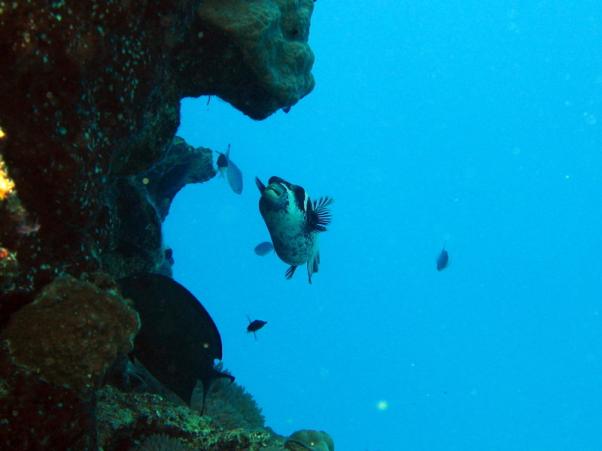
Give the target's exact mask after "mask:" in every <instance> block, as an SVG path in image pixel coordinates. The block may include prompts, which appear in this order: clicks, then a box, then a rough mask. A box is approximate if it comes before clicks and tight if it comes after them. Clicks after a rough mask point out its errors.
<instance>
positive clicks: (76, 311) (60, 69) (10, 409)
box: [0, 0, 314, 450]
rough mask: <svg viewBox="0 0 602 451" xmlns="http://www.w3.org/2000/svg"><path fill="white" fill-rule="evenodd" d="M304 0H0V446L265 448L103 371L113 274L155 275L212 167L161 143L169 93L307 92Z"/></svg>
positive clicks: (270, 108) (265, 433)
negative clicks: (166, 238) (189, 188)
mask: <svg viewBox="0 0 602 451" xmlns="http://www.w3.org/2000/svg"><path fill="white" fill-rule="evenodd" d="M312 10H313V1H312V0H298V1H297V0H295V1H293V0H257V1H252V2H248V1H244V0H220V1H218V0H203V1H201V0H194V1H192V0H172V1H158V0H141V1H136V2H134V1H129V0H125V1H97V0H83V1H79V2H69V1H62V0H59V1H55V2H47V1H41V0H32V1H27V2H26V1H18V2H5V1H2V0H0V68H1V69H0V337H1V338H2V340H0V418H3V422H2V425H1V426H2V427H0V443H3V444H5V445H6V446H8V447H10V448H11V449H14V450H21V449H34V448H35V449H43V448H46V449H66V448H70V449H82V450H88V449H90V450H94V449H98V448H99V447H102V448H103V449H127V447H129V446H138V445H139V444H140V443H141V442H142V440H144V439H146V438H148V436H152V435H154V434H167V435H169V436H170V437H175V438H181V439H183V440H184V442H185V444H188V445H198V446H201V445H202V446H203V449H212V450H221V449H224V450H225V449H240V448H245V449H260V448H261V449H282V440H281V439H279V438H277V437H276V436H275V435H274V434H273V433H272V432H270V431H269V430H267V429H262V428H259V429H258V430H257V431H250V430H247V429H231V430H221V429H217V428H213V429H211V431H210V432H207V429H206V428H205V426H203V425H207V424H209V423H210V419H209V418H207V417H200V416H198V415H197V414H195V413H194V412H193V411H191V410H190V409H188V408H187V407H185V406H180V405H177V404H174V403H173V402H170V401H168V400H165V399H163V398H161V397H158V396H156V395H148V394H140V393H123V392H120V391H119V390H117V389H115V388H113V387H111V386H109V385H104V383H105V382H106V381H105V379H104V377H105V375H106V373H107V371H108V368H109V367H111V368H113V367H115V368H119V367H120V366H119V365H117V364H116V361H124V360H125V355H124V354H126V353H127V352H128V351H129V350H130V349H131V343H132V340H133V338H134V335H135V333H136V332H137V330H138V327H139V323H138V316H137V314H136V312H135V311H133V310H132V308H131V306H130V305H128V303H127V302H124V301H123V299H121V298H120V297H119V295H118V293H117V291H116V289H115V283H114V279H120V278H123V277H126V276H128V275H131V274H134V273H140V272H155V273H161V274H165V275H170V274H171V265H172V264H173V259H172V256H171V253H170V252H167V249H166V248H165V245H164V243H163V239H162V233H161V224H162V222H163V220H164V219H165V217H166V215H167V214H168V212H169V206H170V203H171V201H172V199H173V197H174V196H175V194H176V193H177V192H178V190H179V189H181V188H182V187H183V186H184V185H185V184H187V183H199V182H204V181H207V180H209V179H211V178H212V177H214V176H215V168H214V167H213V163H212V161H213V155H212V151H211V150H209V149H205V148H193V147H191V146H189V145H187V144H186V143H185V142H184V141H183V140H181V139H175V132H176V130H177V127H178V125H179V102H180V100H181V99H182V98H183V97H185V96H201V95H216V96H219V97H221V98H222V99H224V100H226V101H228V102H229V103H231V104H232V105H233V106H234V107H236V108H238V109H239V110H240V111H242V112H243V113H245V114H246V115H248V116H250V117H251V118H254V119H263V118H266V117H268V116H269V115H271V114H272V113H274V112H275V111H277V110H279V109H281V108H284V109H288V108H289V107H290V106H292V105H294V104H295V103H297V102H298V101H299V100H300V99H301V98H302V97H304V96H305V95H307V94H308V93H309V92H310V91H311V90H312V88H313V86H314V80H313V77H312V75H311V73H310V71H311V67H312V64H313V54H312V52H311V50H310V48H309V46H308V45H307V39H308V33H309V22H310V17H311V14H312ZM224 141H225V142H227V137H225V139H224ZM199 252H202V250H199ZM99 271H101V272H102V274H100V273H99ZM34 300H35V302H34ZM121 367H123V368H127V365H122V366H121ZM230 399H231V400H237V399H243V398H242V397H235V396H231V397H230ZM246 405H248V402H247V403H246ZM245 408H246V407H245ZM228 409H230V410H229V411H228V412H226V413H224V411H222V412H218V411H217V410H215V409H214V411H215V414H216V415H221V416H222V417H224V418H225V417H226V416H229V415H231V416H232V418H234V419H233V420H232V421H227V420H229V418H225V419H224V421H222V424H229V425H230V426H231V425H233V424H235V423H236V421H237V420H236V418H238V416H237V415H239V412H237V409H236V407H233V405H232V403H231V404H230V405H229V406H228ZM229 412H231V413H229ZM195 424H196V425H197V426H199V427H196V428H195V427H191V425H195ZM124 446H125V447H124Z"/></svg>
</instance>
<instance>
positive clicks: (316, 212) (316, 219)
mask: <svg viewBox="0 0 602 451" xmlns="http://www.w3.org/2000/svg"><path fill="white" fill-rule="evenodd" d="M333 202H334V199H333V198H332V197H328V196H326V197H320V199H318V200H317V201H311V200H310V201H309V202H308V203H307V210H308V211H307V213H308V214H307V219H308V225H309V227H310V229H311V230H315V231H316V232H326V226H327V225H328V224H330V221H332V214H331V213H330V209H329V208H328V207H330V206H331V205H332V203H333Z"/></svg>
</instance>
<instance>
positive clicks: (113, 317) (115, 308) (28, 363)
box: [2, 276, 140, 391]
mask: <svg viewBox="0 0 602 451" xmlns="http://www.w3.org/2000/svg"><path fill="white" fill-rule="evenodd" d="M139 327H140V324H139V318H138V314H137V313H136V312H135V311H134V310H133V309H132V308H131V307H129V306H128V305H127V304H126V303H125V301H124V300H123V299H122V298H121V297H120V296H119V295H118V294H117V293H116V292H111V291H103V290H101V289H99V288H98V287H96V286H95V285H93V284H91V283H89V282H82V281H79V280H77V279H74V278H73V277H70V276H63V277H59V278H57V279H56V280H55V281H54V282H53V283H52V284H50V285H49V286H48V287H46V288H45V289H44V290H43V291H42V293H41V294H40V295H39V296H38V297H37V298H36V300H35V301H34V302H33V303H32V304H29V305H26V306H25V307H23V308H22V309H21V310H19V311H18V312H17V313H15V314H14V315H13V316H12V318H11V321H10V322H9V324H8V326H7V328H6V329H5V330H4V331H3V334H2V338H3V339H5V340H6V341H7V343H8V348H9V350H10V355H11V357H12V359H13V361H14V363H16V364H17V365H18V366H21V367H23V368H27V369H28V370H30V371H31V372H33V373H35V374H37V375H38V376H39V377H40V378H42V379H44V380H46V381H47V382H51V383H53V384H55V385H61V386H66V387H68V388H73V389H75V390H77V391H82V390H87V389H91V388H94V387H95V386H98V384H99V383H100V382H101V380H102V378H103V376H104V375H105V373H106V371H107V369H108V368H109V367H110V366H111V365H112V364H113V362H114V361H115V359H116V358H117V356H118V355H120V354H127V353H128V352H130V351H131V350H132V347H133V339H134V336H135V335H136V332H138V329H139Z"/></svg>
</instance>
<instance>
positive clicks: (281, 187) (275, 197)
mask: <svg viewBox="0 0 602 451" xmlns="http://www.w3.org/2000/svg"><path fill="white" fill-rule="evenodd" d="M255 183H256V184H257V187H258V188H259V192H260V193H261V198H260V199H259V211H260V213H261V216H262V217H263V220H264V221H265V225H266V226H267V228H268V232H269V233H270V237H271V238H272V244H273V246H274V250H275V251H276V255H278V257H280V259H281V260H282V261H284V262H285V263H288V264H289V265H291V266H290V267H289V268H288V270H287V271H286V274H285V276H286V278H287V279H290V278H291V277H293V274H295V270H296V269H297V266H299V265H303V264H307V277H308V280H309V283H311V276H312V274H314V273H316V272H318V268H319V266H320V246H319V240H318V237H319V234H320V233H321V232H325V231H326V226H327V225H328V224H330V221H331V214H330V210H329V208H328V207H329V206H330V205H331V204H332V202H333V199H332V198H330V197H321V198H320V199H319V200H317V201H312V200H311V199H310V198H309V196H308V194H307V192H306V191H305V189H303V187H301V186H299V185H293V184H292V183H289V182H287V181H286V180H283V179H281V178H280V177H271V178H270V179H269V181H268V186H265V185H264V184H263V183H262V182H261V180H259V179H258V178H256V179H255Z"/></svg>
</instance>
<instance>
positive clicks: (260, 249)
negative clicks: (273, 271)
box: [255, 241, 274, 257]
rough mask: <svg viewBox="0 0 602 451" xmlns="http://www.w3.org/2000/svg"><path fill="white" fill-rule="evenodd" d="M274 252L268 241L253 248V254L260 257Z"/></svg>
mask: <svg viewBox="0 0 602 451" xmlns="http://www.w3.org/2000/svg"><path fill="white" fill-rule="evenodd" d="M273 250H274V246H273V245H272V243H270V242H269V241H264V242H263V243H259V244H258V245H257V246H255V253H256V254H257V255H259V256H260V257H263V256H264V255H267V254H269V253H270V252H272V251H273Z"/></svg>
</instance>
